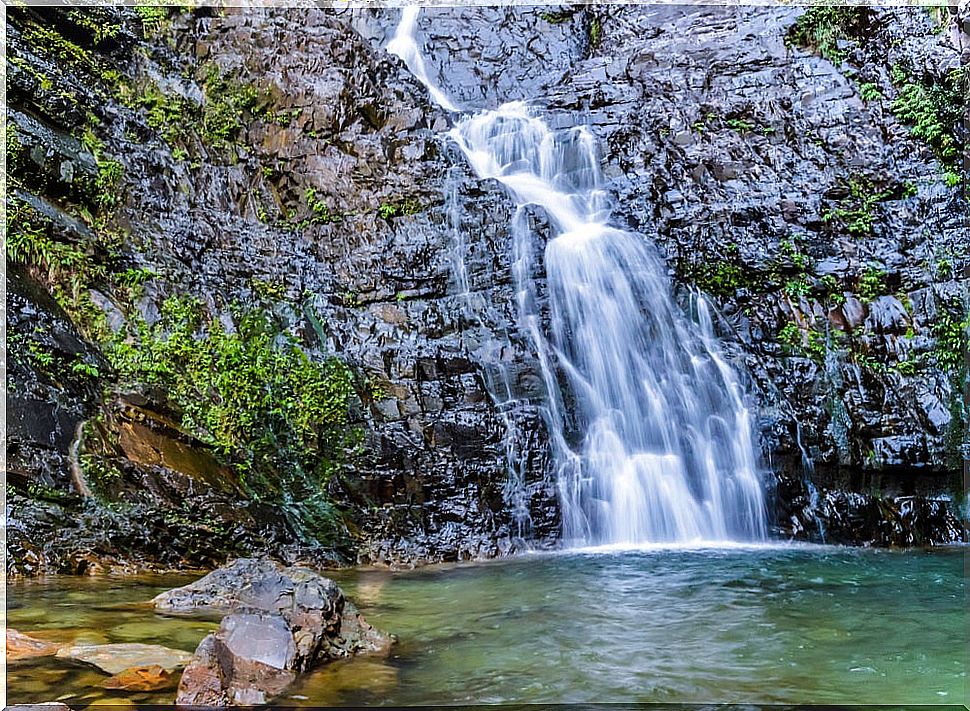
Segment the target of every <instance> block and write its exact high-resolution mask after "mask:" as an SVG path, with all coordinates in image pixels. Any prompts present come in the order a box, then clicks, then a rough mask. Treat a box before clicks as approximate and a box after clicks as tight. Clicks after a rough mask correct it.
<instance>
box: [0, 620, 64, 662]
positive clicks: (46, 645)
mask: <svg viewBox="0 0 970 711" xmlns="http://www.w3.org/2000/svg"><path fill="white" fill-rule="evenodd" d="M58 649H60V646H59V645H57V644H54V643H53V642H46V641H44V640H42V639H35V638H34V637H30V636H29V635H25V634H23V633H22V632H18V631H17V630H15V629H12V628H8V629H7V661H8V662H13V661H17V660H18V659H33V658H34V657H53V656H54V655H55V654H57V650H58Z"/></svg>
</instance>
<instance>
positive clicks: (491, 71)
mask: <svg viewBox="0 0 970 711" xmlns="http://www.w3.org/2000/svg"><path fill="white" fill-rule="evenodd" d="M396 12H397V11H394V10H353V11H351V10H346V11H330V10H316V9H313V10H304V9H248V10H245V11H243V10H225V11H217V10H214V9H210V8H198V9H195V10H191V11H190V10H176V9H173V10H165V9H153V8H147V7H142V8H110V9H108V8H105V9H66V10H65V9H52V8H30V9H23V8H21V9H11V10H10V13H9V17H8V19H9V24H8V32H7V41H8V46H7V55H8V56H7V71H8V104H9V108H8V124H7V125H8V128H7V170H8V196H7V216H8V217H7V228H8V240H7V266H8V284H7V286H8V339H9V340H8V345H9V353H10V357H9V359H8V364H9V367H8V395H7V398H8V399H7V405H8V423H9V448H8V485H9V490H8V514H9V530H8V550H9V552H10V553H11V555H10V556H9V557H8V566H9V568H10V571H11V572H13V573H24V574H32V573H39V572H44V571H63V572H94V571H97V570H103V569H105V568H111V567H120V568H135V567H144V566H163V567H183V566H199V567H206V566H212V565H214V564H218V563H221V562H222V561H224V560H225V558H226V557H227V556H230V555H240V554H251V553H258V552H270V553H272V554H273V555H275V556H277V557H280V558H283V559H285V560H287V561H288V562H295V561H296V560H305V559H312V560H314V561H315V562H317V563H326V562H327V561H334V562H337V561H349V560H358V559H359V560H369V561H375V562H392V561H435V560H455V559H462V558H468V557H479V556H494V555H501V554H503V553H507V552H509V551H511V550H514V549H515V548H516V547H521V546H522V545H524V541H528V542H529V543H528V544H529V545H548V544H551V543H553V542H554V540H555V536H556V533H557V528H558V519H557V516H558V513H557V508H556V488H555V482H554V481H552V476H551V473H550V462H549V459H548V453H547V448H546V445H545V436H544V428H543V424H542V417H541V410H542V404H543V387H542V385H541V380H540V378H539V377H538V376H537V373H536V371H537V368H536V366H535V363H534V362H533V358H532V356H531V354H530V350H529V347H528V341H527V339H526V338H525V336H524V334H522V333H521V332H520V330H519V326H518V324H517V320H516V293H515V285H514V280H513V277H512V269H513V264H512V255H511V254H510V250H509V248H508V244H509V239H508V224H509V220H510V218H511V214H512V206H511V204H510V202H509V201H508V199H507V198H506V196H505V195H504V193H503V191H502V190H501V189H500V188H499V187H498V186H497V185H494V184H491V183H489V182H480V181H478V180H476V179H475V178H474V176H473V175H471V173H470V171H469V169H468V168H467V167H466V166H465V164H464V162H463V160H462V158H461V156H460V154H459V153H458V151H457V150H456V149H455V147H454V146H453V145H452V144H451V143H450V141H449V139H448V138H447V137H446V136H445V135H444V131H445V130H446V129H447V127H448V117H447V116H446V115H445V114H444V113H442V112H440V111H438V110H437V109H436V108H435V107H434V106H433V105H432V104H431V103H430V102H429V100H428V98H427V96H426V92H425V91H424V89H423V87H421V86H420V85H419V84H417V82H416V81H415V80H414V79H413V78H412V77H411V76H410V75H409V74H408V73H407V71H406V70H405V69H404V67H403V66H402V65H401V64H400V62H399V61H398V60H397V59H396V58H394V57H392V56H390V55H388V54H387V53H385V52H384V51H383V49H382V47H383V45H384V44H385V43H386V40H387V39H388V38H389V36H390V33H391V32H392V31H393V27H394V24H395V23H396V21H397V16H396ZM846 12H847V13H848V14H845V15H838V14H836V15H833V16H831V17H818V16H817V15H816V16H813V15H811V14H808V16H807V19H805V18H803V19H801V20H800V19H799V18H800V16H802V15H803V11H802V10H798V9H795V8H717V7H690V8H687V7H683V8H680V7H662V6H656V7H650V6H643V7H635V6H629V7H595V6H586V7H563V8H514V9H513V8H503V9H495V8H464V9H438V10H433V11H426V12H425V13H424V14H422V16H421V21H420V30H421V32H422V34H423V35H424V37H425V38H426V41H427V44H428V48H429V58H428V60H429V64H430V65H432V66H433V67H434V68H435V71H436V72H437V73H439V74H440V76H441V77H442V82H441V83H442V84H443V85H444V86H446V87H447V88H448V90H449V91H451V92H452V93H453V94H454V95H455V96H456V98H458V99H459V100H460V101H461V102H462V103H463V105H465V106H469V107H478V106H490V105H495V104H496V103H498V102H501V101H506V100H512V99H525V100H528V101H530V102H534V103H536V104H538V105H541V106H546V107H548V110H549V112H550V114H551V115H552V116H554V117H555V120H556V121H561V123H562V124H563V125H572V124H575V123H576V122H577V121H581V122H585V123H587V124H588V125H589V126H590V128H591V129H592V130H593V132H594V133H595V135H596V136H597V138H598V139H599V142H600V146H601V149H602V153H603V155H602V159H603V163H604V166H605V170H606V174H607V176H608V178H609V185H608V188H609V189H610V190H611V192H612V193H613V196H614V203H615V211H614V219H616V220H617V221H618V222H619V223H621V224H623V225H624V226H629V227H632V228H635V229H637V230H638V231H640V232H642V233H643V234H644V236H645V238H646V239H649V240H652V241H653V242H654V243H655V244H656V245H657V246H658V248H659V249H660V250H661V251H662V253H663V254H664V256H665V257H666V259H667V261H668V263H669V265H670V270H671V275H672V277H673V279H674V282H675V284H676V285H677V288H678V289H682V290H684V293H685V294H686V290H687V289H689V288H699V289H701V290H703V291H704V292H705V293H707V294H709V295H710V297H711V298H712V299H714V301H715V303H716V304H717V305H718V307H719V308H720V310H721V313H722V314H723V320H722V322H721V329H722V335H723V337H724V338H725V341H726V343H727V344H728V347H729V348H730V349H731V352H732V353H733V354H734V356H735V357H736V359H737V360H738V362H739V363H743V365H744V366H745V368H746V370H747V372H748V373H749V374H750V381H751V382H750V385H751V392H752V398H753V403H754V404H755V405H756V406H757V407H758V411H759V412H760V413H761V415H762V423H761V424H762V433H763V444H764V450H765V455H766V457H765V459H766V468H767V469H770V470H771V472H774V474H771V475H770V476H771V480H772V482H773V489H772V490H773V496H774V503H775V520H776V523H777V528H778V530H779V532H780V533H781V534H783V535H795V536H803V537H810V536H814V535H817V532H818V519H819V518H821V519H823V527H825V529H826V530H827V532H828V534H829V537H830V538H834V539H836V540H846V541H849V542H875V543H882V544H885V543H901V544H905V543H920V542H926V541H930V540H935V541H939V540H947V539H950V538H953V537H954V536H958V535H959V533H958V531H957V530H956V522H955V521H954V520H953V518H952V516H949V515H948V514H946V513H945V512H944V510H943V509H944V508H945V507H944V505H943V504H941V503H940V502H938V501H935V500H928V499H927V498H926V497H929V499H937V498H939V497H940V496H941V495H951V496H952V493H953V492H955V491H958V490H959V485H960V482H959V477H960V474H961V467H962V464H961V462H962V459H963V458H964V456H965V452H966V416H965V412H966V405H965V403H964V399H963V398H965V387H966V384H965V383H966V367H965V360H964V358H965V349H966V345H965V343H966V336H965V332H966V323H967V266H968V257H967V252H968V245H970V238H968V231H967V225H966V202H965V195H964V194H963V190H962V183H961V180H962V174H961V172H960V169H961V165H960V163H959V161H958V160H957V158H958V157H959V156H960V155H961V152H962V151H963V150H964V146H965V136H964V133H963V128H962V127H961V126H959V125H957V123H958V119H959V117H961V116H962V111H963V110H964V109H963V107H964V106H965V99H964V98H963V97H964V96H965V94H964V93H961V92H962V91H963V90H964V89H965V82H966V75H965V70H963V69H961V63H960V52H961V51H963V50H962V48H963V45H962V44H961V43H962V42H964V41H965V39H966V35H965V34H963V33H962V32H961V25H960V18H958V17H956V16H955V15H954V16H951V15H950V14H948V13H944V14H943V15H941V16H930V15H928V14H926V13H925V12H924V11H922V10H918V9H894V10H875V9H862V10H859V11H857V12H856V11H852V12H850V11H846ZM853 13H855V14H853ZM826 23H827V24H826ZM294 28H299V29H298V30H295V29H294ZM819 28H821V29H823V30H826V32H822V31H820V29H819ZM963 29H964V30H965V29H966V28H963ZM820 54H821V55H824V56H818V55H820ZM961 102H962V103H961ZM955 117H956V118H955ZM531 219H533V221H534V223H535V224H536V227H537V230H536V232H537V234H538V235H540V236H541V235H542V234H544V231H543V216H542V215H540V214H535V215H533V216H532V218H531ZM538 270H539V271H538V272H537V273H536V274H534V275H533V277H534V279H535V282H536V284H537V293H539V295H540V297H541V295H542V290H543V275H542V273H541V266H540V267H538ZM685 303H686V301H685ZM961 447H962V448H963V449H961ZM806 461H808V462H812V463H814V471H812V470H811V467H808V468H806V466H805V465H804V462H806ZM510 472H511V474H510ZM818 490H820V492H819V491H818ZM813 492H815V494H816V495H815V496H813ZM910 496H915V498H908V497H910ZM952 508H953V507H952V506H951V509H952Z"/></svg>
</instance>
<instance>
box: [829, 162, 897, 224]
mask: <svg viewBox="0 0 970 711" xmlns="http://www.w3.org/2000/svg"><path fill="white" fill-rule="evenodd" d="M840 183H841V187H842V189H843V190H844V192H846V193H847V194H846V195H845V196H844V197H842V198H841V199H840V200H839V201H838V204H837V205H836V206H835V207H833V208H832V209H830V210H828V211H827V212H825V213H824V214H823V215H822V221H823V222H825V223H829V224H835V225H839V226H841V227H842V228H843V229H844V230H845V231H846V232H848V233H849V234H850V235H853V236H856V237H862V236H866V235H868V234H870V233H871V232H872V227H873V224H874V222H875V214H874V210H875V207H876V205H878V204H879V203H880V202H882V201H883V200H886V199H888V198H890V197H892V191H890V190H879V189H877V188H876V186H875V185H874V184H873V182H872V180H870V179H869V178H867V177H865V176H862V175H854V176H852V177H850V178H849V179H848V180H840Z"/></svg>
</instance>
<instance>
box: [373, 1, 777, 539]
mask: <svg viewBox="0 0 970 711" xmlns="http://www.w3.org/2000/svg"><path fill="white" fill-rule="evenodd" d="M416 21H417V8H407V9H405V10H404V14H403V16H402V20H401V24H400V26H399V27H398V29H397V33H396V34H395V37H394V39H393V40H392V42H391V43H390V44H389V45H388V49H389V51H391V52H393V53H395V54H397V55H398V56H399V57H401V59H403V60H404V61H405V63H406V64H407V65H408V67H409V68H410V69H411V71H412V72H413V73H414V75H415V76H416V77H417V78H418V79H419V80H421V81H422V82H423V83H424V84H425V86H427V88H428V91H429V93H430V94H431V96H432V97H433V98H434V99H435V100H436V101H437V102H438V103H439V104H440V105H441V106H442V107H443V108H445V109H447V110H449V111H451V112H458V111H459V109H458V108H457V106H456V105H455V104H454V103H452V102H451V101H450V100H449V99H448V97H447V96H446V95H445V94H444V92H442V91H441V90H440V89H439V88H438V87H436V86H435V85H434V83H433V82H432V81H431V80H430V79H429V76H428V73H427V71H426V68H425V66H424V61H423V58H422V56H421V52H420V50H419V48H418V45H417V42H416V41H415V38H414V31H415V28H416ZM450 135H451V137H452V138H453V139H454V140H455V142H456V143H457V144H458V145H459V146H460V147H461V149H462V151H463V152H464V154H465V156H466V157H467V159H468V161H469V163H470V164H471V166H472V168H473V169H474V170H475V172H476V173H477V174H478V176H479V177H481V178H494V179H495V180H498V181H499V182H501V183H502V184H503V185H505V187H506V188H507V189H508V191H509V193H510V194H511V196H512V198H513V199H514V200H515V201H516V203H517V204H518V206H519V210H518V214H517V216H516V219H515V220H513V224H512V233H513V238H514V244H513V245H512V248H513V250H514V263H515V264H516V265H519V266H520V267H521V266H522V265H528V264H529V263H530V260H531V258H532V257H531V247H530V245H531V243H532V235H531V234H530V231H529V221H528V220H527V219H525V209H526V207H527V206H538V207H540V208H542V209H543V210H544V211H545V214H546V215H547V216H548V218H549V221H550V224H551V226H552V228H553V232H554V235H555V236H554V237H553V238H552V239H550V240H549V241H548V243H547V244H546V248H545V269H546V277H547V284H548V291H549V311H550V327H549V332H550V333H549V337H548V338H547V337H546V336H545V334H543V332H542V329H541V321H540V318H539V313H538V307H537V305H536V302H535V293H534V290H533V289H532V288H531V286H530V285H529V284H524V283H522V280H528V279H529V278H530V277H529V273H528V269H525V268H516V270H515V271H516V277H517V278H518V279H519V280H520V284H519V304H518V306H519V310H520V321H521V324H520V325H521V327H522V328H523V330H524V331H525V333H527V334H528V335H529V337H530V339H531V340H532V343H533V346H534V347H535V349H536V351H537V354H538V357H539V362H540V364H541V367H542V371H543V372H542V374H543V377H544V380H545V385H546V388H547V392H548V393H549V402H548V404H547V424H548V428H549V431H550V433H551V438H552V441H551V446H552V449H553V456H554V459H555V461H556V462H557V466H558V477H559V487H560V499H561V505H562V514H563V529H564V530H563V536H564V539H565V540H566V542H567V543H585V544H618V545H638V544H644V543H670V542H698V541H726V540H759V539H762V538H764V537H765V532H766V523H765V507H764V495H763V490H762V482H761V478H760V476H759V472H758V467H757V457H756V455H755V446H754V440H753V433H752V422H751V418H750V414H749V412H748V410H747V408H746V407H745V404H744V392H743V389H742V387H741V385H740V383H739V381H738V378H737V377H736V375H735V373H734V372H733V370H732V369H731V367H730V366H729V365H728V364H727V363H726V361H725V360H724V358H723V356H722V354H721V351H720V348H719V344H718V342H717V339H716V337H715V336H714V333H713V325H712V322H711V316H710V312H709V309H708V306H707V304H706V303H705V302H704V300H703V299H701V298H699V297H696V298H695V299H694V300H693V302H692V309H691V310H692V312H693V314H694V316H695V318H696V322H695V321H692V320H689V319H688V318H686V317H685V316H684V314H683V313H681V311H680V309H679V308H678V307H677V305H676V303H675V302H674V300H673V298H672V296H671V294H670V285H669V284H668V282H667V278H666V269H665V266H664V264H663V261H662V260H661V259H660V258H659V256H658V255H657V254H656V253H655V252H654V250H653V248H652V247H651V245H649V243H647V241H646V239H645V238H644V237H643V236H641V235H638V234H634V233H630V232H626V231H623V230H620V229H618V228H616V227H613V226H611V225H610V224H609V203H608V200H607V196H606V193H605V192H604V191H603V190H602V189H601V176H600V170H599V159H598V156H597V152H596V144H595V140H594V138H593V136H592V134H591V133H590V132H589V131H588V130H587V129H586V128H585V127H576V128H572V129H568V130H563V131H552V130H550V129H549V127H548V126H547V125H546V123H545V122H544V121H542V120H541V119H540V118H538V117H537V116H535V115H534V114H533V113H532V112H531V111H530V109H529V108H528V107H527V106H526V105H525V104H523V103H509V104H505V105H503V106H500V107H499V108H497V109H495V110H492V111H484V112H481V113H479V114H477V115H474V116H469V117H464V118H462V119H461V120H460V121H459V122H458V123H457V125H455V127H454V128H453V129H452V130H451V132H450ZM560 374H561V375H562V378H560V377H559V375H560ZM560 380H563V381H565V383H566V384H568V387H567V388H565V389H564V391H562V390H561V389H560ZM567 398H568V402H569V408H568V416H567V408H566V407H565V403H566V402H567ZM575 433H582V436H580V437H577V436H575Z"/></svg>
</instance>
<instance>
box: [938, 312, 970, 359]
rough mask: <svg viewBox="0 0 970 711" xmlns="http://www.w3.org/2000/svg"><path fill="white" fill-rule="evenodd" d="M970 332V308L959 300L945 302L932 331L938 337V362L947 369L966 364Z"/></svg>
mask: <svg viewBox="0 0 970 711" xmlns="http://www.w3.org/2000/svg"><path fill="white" fill-rule="evenodd" d="M968 332H970V309H968V307H967V305H966V304H964V303H961V302H960V301H959V300H954V301H952V302H950V303H947V304H943V305H942V308H940V310H939V312H938V314H937V317H936V321H935V322H934V323H933V327H932V333H933V338H935V339H936V348H935V350H934V353H935V356H936V362H937V363H938V364H939V365H940V367H941V368H943V369H945V370H954V371H955V370H957V369H958V368H959V367H960V366H961V365H966V353H967V343H968V341H967V338H968Z"/></svg>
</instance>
